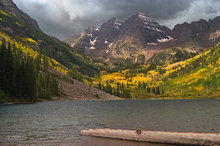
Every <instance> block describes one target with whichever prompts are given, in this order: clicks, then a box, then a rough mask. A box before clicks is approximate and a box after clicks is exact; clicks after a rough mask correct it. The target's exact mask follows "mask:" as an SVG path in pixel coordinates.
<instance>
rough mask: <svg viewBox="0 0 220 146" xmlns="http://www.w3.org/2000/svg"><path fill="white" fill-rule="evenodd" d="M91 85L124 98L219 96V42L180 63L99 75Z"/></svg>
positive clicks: (148, 66)
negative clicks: (93, 84)
mask: <svg viewBox="0 0 220 146" xmlns="http://www.w3.org/2000/svg"><path fill="white" fill-rule="evenodd" d="M166 51H168V52H170V50H166ZM171 51H175V50H171ZM168 57H169V56H168ZM155 58H157V57H156V56H155V57H154V59H155ZM159 58H160V57H159ZM161 59H163V58H161ZM165 60H166V59H165ZM166 61H169V60H166ZM171 61H172V59H171ZM175 62H176V61H175ZM158 64H160V63H158ZM95 84H96V86H97V87H99V88H100V89H102V90H105V91H108V92H109V93H112V94H113V95H117V96H118V95H119V96H121V97H124V98H203V97H204V98H208V97H219V96H220V88H219V87H220V43H219V44H217V45H215V46H213V47H212V48H210V49H208V50H206V51H205V52H203V53H202V54H200V55H196V56H195V57H192V58H189V59H187V60H183V61H180V62H176V63H167V64H166V63H162V64H161V66H160V65H157V66H155V67H153V68H151V66H150V65H144V66H142V67H141V66H139V68H133V69H132V68H131V69H127V70H123V71H120V72H115V73H110V74H108V73H103V74H102V76H101V77H100V79H97V81H96V82H95Z"/></svg>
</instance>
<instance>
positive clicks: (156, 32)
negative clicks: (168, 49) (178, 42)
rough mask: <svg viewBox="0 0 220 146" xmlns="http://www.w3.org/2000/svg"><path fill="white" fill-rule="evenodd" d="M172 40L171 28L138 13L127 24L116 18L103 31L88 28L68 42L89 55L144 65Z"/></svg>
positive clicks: (108, 60) (110, 60)
mask: <svg viewBox="0 0 220 146" xmlns="http://www.w3.org/2000/svg"><path fill="white" fill-rule="evenodd" d="M76 40H77V41H76ZM173 40H174V39H173V37H172V32H171V30H170V29H169V28H167V27H165V26H161V25H159V24H158V23H157V22H156V21H155V20H153V19H151V18H148V17H146V16H145V15H144V14H142V13H137V14H136V15H133V16H131V17H130V18H128V19H127V20H126V21H125V22H124V23H123V22H120V21H119V20H118V19H117V18H113V19H111V20H109V21H107V22H106V23H104V24H103V25H102V26H101V27H100V28H89V29H88V30H86V31H85V32H84V33H82V34H81V35H78V37H76V36H74V37H73V38H72V39H71V38H69V39H67V40H65V42H67V43H68V44H70V45H71V46H72V47H74V48H76V49H78V50H80V51H82V52H83V53H84V54H86V55H89V56H91V57H94V58H101V59H103V60H104V61H106V62H111V63H114V62H121V63H143V62H145V60H146V59H148V58H150V57H151V56H153V54H154V53H156V52H158V51H159V50H160V49H161V48H163V45H164V44H167V42H173ZM168 44H170V43H168ZM165 46H166V45H165Z"/></svg>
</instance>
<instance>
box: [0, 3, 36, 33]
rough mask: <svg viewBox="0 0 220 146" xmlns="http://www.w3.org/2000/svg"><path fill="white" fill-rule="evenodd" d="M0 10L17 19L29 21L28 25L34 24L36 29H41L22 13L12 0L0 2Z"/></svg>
mask: <svg viewBox="0 0 220 146" xmlns="http://www.w3.org/2000/svg"><path fill="white" fill-rule="evenodd" d="M0 9H1V10H4V11H5V12H7V13H9V14H11V15H13V16H15V17H17V18H20V19H23V20H25V21H27V22H28V23H30V24H32V25H33V26H34V27H35V28H36V29H39V26H38V23H37V22H36V21H35V20H34V19H32V18H31V17H30V16H28V15H27V14H26V13H24V12H23V11H21V10H20V9H19V8H18V7H17V6H16V5H15V3H14V2H13V1H12V0H0Z"/></svg>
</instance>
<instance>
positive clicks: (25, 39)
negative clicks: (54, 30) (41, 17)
mask: <svg viewBox="0 0 220 146" xmlns="http://www.w3.org/2000/svg"><path fill="white" fill-rule="evenodd" d="M0 10H1V11H0V16H1V19H0V30H1V31H2V32H3V33H6V34H7V35H9V36H10V37H11V38H12V39H15V40H16V41H18V42H20V43H22V44H26V45H28V46H31V47H32V48H33V49H34V50H35V51H39V50H40V48H41V49H43V50H44V52H45V54H46V55H47V56H48V57H51V58H53V59H55V60H56V61H58V62H59V63H61V64H62V65H64V66H66V67H68V68H69V69H74V70H76V71H79V72H81V73H82V74H85V75H94V74H96V73H97V72H98V67H99V65H98V64H95V63H94V62H93V60H92V59H90V58H89V57H86V56H84V55H82V54H81V53H79V52H77V51H75V50H74V49H72V48H71V47H69V46H68V45H66V44H65V43H63V42H61V41H59V40H58V39H56V38H53V37H50V36H48V35H46V34H44V33H43V32H42V31H41V30H40V29H39V27H38V24H37V22H36V21H35V20H33V19H32V18H30V17H29V16H28V15H27V14H25V13H24V12H22V11H21V10H19V9H18V8H17V6H16V5H15V4H14V3H13V2H12V0H1V1H0ZM30 40H33V41H30ZM33 42H35V43H33ZM88 71H89V73H88Z"/></svg>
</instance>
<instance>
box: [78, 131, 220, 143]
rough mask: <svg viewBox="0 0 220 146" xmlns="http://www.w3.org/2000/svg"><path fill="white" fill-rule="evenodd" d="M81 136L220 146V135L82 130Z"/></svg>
mask: <svg viewBox="0 0 220 146" xmlns="http://www.w3.org/2000/svg"><path fill="white" fill-rule="evenodd" d="M80 134H81V135H85V136H95V137H103V138H113V139H121V140H132V141H140V142H152V143H163V144H180V145H207V146H220V133H191V132H161V131H142V132H141V134H140V135H138V134H137V132H136V130H121V129H90V130H82V131H81V132H80Z"/></svg>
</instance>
